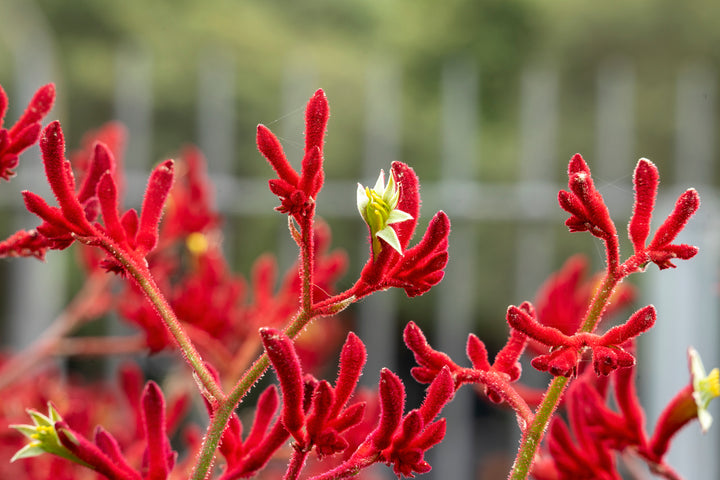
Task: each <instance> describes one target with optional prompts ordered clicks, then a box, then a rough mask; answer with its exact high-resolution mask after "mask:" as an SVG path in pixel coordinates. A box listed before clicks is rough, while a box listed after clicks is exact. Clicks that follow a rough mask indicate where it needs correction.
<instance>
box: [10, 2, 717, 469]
mask: <svg viewBox="0 0 720 480" xmlns="http://www.w3.org/2000/svg"><path fill="white" fill-rule="evenodd" d="M718 25H720V4H717V3H716V2H712V1H710V0H707V1H703V0H688V1H685V2H674V1H669V0H664V1H650V0H626V1H623V2H618V1H610V2H572V1H568V0H557V1H553V2H542V1H539V0H519V1H514V2H507V1H502V0H488V1H473V0H447V1H445V2H442V5H440V3H439V2H431V1H423V0H394V1H393V0H390V1H387V0H386V1H381V0H362V1H361V0H347V1H343V2H335V1H330V0H308V1H292V0H265V1H262V2H261V1H247V2H232V1H227V0H206V1H204V2H193V1H187V0H176V1H174V2H169V1H155V2H146V1H142V0H125V1H123V2H109V1H105V0H65V1H62V2H60V1H56V0H2V1H1V2H0V84H2V85H3V87H4V88H5V90H6V91H7V92H8V94H9V96H10V101H11V103H10V112H9V115H8V121H11V122H12V121H14V120H15V119H16V118H17V117H18V116H19V115H20V113H21V110H20V109H21V108H24V106H25V105H26V104H27V100H29V98H30V97H31V95H32V93H33V92H34V91H35V90H36V89H37V88H38V87H39V86H40V85H42V84H44V83H47V82H54V83H55V84H56V85H57V89H58V103H57V104H56V107H55V108H54V110H53V112H52V113H51V115H50V119H55V118H58V119H60V120H61V121H62V122H63V128H64V130H65V132H66V134H67V137H68V138H67V143H68V146H69V148H74V147H77V146H78V145H79V143H80V139H81V137H82V135H83V134H84V133H85V132H86V131H87V130H89V129H93V128H97V127H98V126H100V125H102V124H103V123H105V122H107V121H109V120H113V119H117V120H120V121H121V122H124V123H125V124H126V126H127V128H128V130H129V144H128V146H127V149H126V165H127V167H128V168H129V169H131V170H132V171H134V172H136V173H137V174H138V175H139V177H138V178H145V177H144V175H145V174H144V173H142V172H145V171H147V169H148V168H149V167H150V166H151V165H152V164H154V163H155V162H157V161H159V160H162V159H164V158H168V157H172V156H174V155H176V154H177V152H178V151H179V149H180V148H181V147H182V146H183V145H185V144H188V143H194V144H197V145H199V146H200V148H201V149H202V150H203V151H204V153H205V155H206V156H207V158H208V162H209V167H208V168H209V171H210V173H211V175H212V177H213V179H214V180H215V182H216V195H217V203H218V206H219V208H220V209H221V211H223V212H224V214H225V215H226V218H227V220H226V223H225V234H226V237H225V242H226V249H227V252H228V255H229V256H230V258H231V259H232V261H233V263H234V265H235V268H236V270H237V271H239V272H243V273H245V274H247V273H248V271H249V268H250V265H251V262H252V260H253V259H255V258H256V257H257V256H258V255H259V254H260V253H262V252H264V251H267V250H268V249H270V250H275V251H276V252H279V255H280V259H281V263H282V264H283V265H289V264H290V263H291V262H292V261H293V260H294V258H295V255H296V253H295V252H294V250H293V249H292V245H291V242H290V240H289V239H288V238H287V230H286V224H285V220H284V218H282V217H281V216H280V215H279V214H277V213H275V212H273V210H272V208H273V206H274V205H275V203H276V200H275V198H274V197H273V195H272V194H271V193H270V192H269V191H268V190H267V187H266V182H267V179H268V178H269V176H270V173H271V170H270V168H269V167H268V165H267V164H266V162H265V161H264V160H263V159H262V158H261V156H260V155H259V154H258V153H257V151H256V149H255V141H254V137H255V127H256V125H257V124H258V123H263V124H265V125H267V126H268V127H270V128H271V129H272V130H273V131H274V132H276V133H277V134H278V135H279V136H280V138H281V140H282V141H283V143H284V147H285V150H286V153H287V154H288V156H289V157H290V158H291V160H295V161H296V162H298V163H299V160H300V158H301V152H302V128H303V109H304V106H305V103H306V101H307V99H308V98H309V97H310V95H311V94H312V93H313V92H314V91H315V90H316V89H317V88H323V89H324V90H325V92H326V94H327V96H328V98H329V101H330V108H331V118H330V124H329V129H328V137H327V143H326V150H325V155H326V157H325V158H326V160H325V168H326V175H327V179H328V181H327V184H326V187H325V189H324V190H323V192H322V193H321V195H320V197H319V199H318V202H319V208H318V213H319V214H320V215H321V216H323V217H324V218H325V219H326V220H327V221H328V223H329V224H330V226H331V228H332V229H333V232H334V242H333V243H334V246H335V247H341V248H344V249H346V250H347V251H348V252H349V253H350V256H351V258H352V259H353V264H352V267H351V271H350V272H349V273H348V275H347V276H346V277H345V282H346V284H347V285H348V286H349V285H350V284H351V282H352V281H353V279H354V278H355V277H354V275H355V274H356V273H357V272H358V271H359V268H360V266H361V265H362V263H363V262H364V261H365V258H366V255H367V246H366V245H365V239H366V231H365V226H364V225H363V224H362V223H361V222H360V221H359V217H358V215H357V211H356V208H355V194H354V191H355V183H356V182H358V181H360V182H362V183H363V184H372V183H374V180H375V178H377V174H378V172H379V170H380V169H381V168H384V169H386V170H387V169H388V168H389V165H390V162H391V161H393V160H402V161H404V162H406V163H408V164H410V165H411V166H412V167H413V168H414V169H415V170H416V172H417V173H418V175H419V177H420V180H421V183H422V185H423V190H422V195H423V212H422V214H423V218H422V219H421V220H420V225H421V226H422V227H423V228H424V225H426V224H427V220H429V219H430V218H431V216H432V214H433V213H434V212H435V211H437V210H438V209H443V210H445V211H446V212H447V213H448V214H449V216H450V218H451V220H452V222H453V233H452V236H451V260H450V264H449V265H448V269H447V276H446V280H445V281H444V282H443V283H442V284H441V286H440V287H438V288H436V289H434V290H433V291H431V292H430V293H428V294H427V295H425V296H424V297H422V298H420V299H415V300H412V301H408V300H407V299H406V298H404V296H403V295H401V293H400V292H386V293H384V294H381V295H376V296H375V297H373V298H371V299H369V300H368V301H366V302H363V303H362V304H360V305H359V306H358V308H356V309H355V310H353V312H351V313H352V315H354V316H355V317H356V322H355V323H356V325H357V328H358V330H359V332H360V334H361V336H362V337H363V339H364V340H366V342H367V343H368V345H369V348H370V359H369V363H368V366H367V367H366V377H367V383H368V384H373V383H375V382H376V381H377V372H378V370H379V369H380V368H381V367H382V366H385V365H388V366H392V368H394V369H396V370H398V371H402V372H404V373H407V371H408V369H409V366H410V361H411V356H410V355H409V354H408V353H407V351H406V350H405V348H404V347H403V346H402V345H401V340H400V337H399V332H400V331H401V328H402V327H403V326H404V325H405V324H406V323H407V322H408V321H409V320H413V321H415V322H417V323H419V324H420V325H421V326H422V327H423V328H424V329H425V331H426V332H427V333H428V335H429V336H430V340H431V342H432V343H433V344H434V345H436V346H438V347H439V348H441V349H444V350H445V351H447V352H448V353H449V354H451V356H453V358H456V359H462V358H464V343H465V340H466V338H467V334H468V332H474V333H476V334H478V335H479V336H480V337H481V338H483V339H484V340H486V342H487V343H488V345H489V346H490V348H491V350H492V349H495V350H497V349H498V348H500V346H502V344H503V342H504V340H505V335H506V328H507V327H506V324H505V322H504V315H505V310H506V308H507V305H509V304H519V303H520V302H522V301H523V300H532V298H533V296H534V292H535V291H536V290H537V288H538V287H539V286H540V285H541V284H542V282H543V280H544V279H545V278H546V277H547V276H548V275H549V274H550V273H551V272H552V271H554V270H556V269H557V268H559V267H560V266H561V265H562V263H563V262H564V261H565V259H566V258H568V257H569V256H570V255H571V254H574V253H576V252H583V253H585V254H586V255H588V257H589V258H590V259H591V261H592V262H593V263H594V265H595V267H597V268H602V266H603V263H602V262H603V255H602V253H603V250H602V245H601V244H599V243H597V242H595V241H594V240H593V239H592V238H590V236H589V235H571V234H569V233H568V232H567V230H566V228H565V227H564V226H563V221H564V218H565V216H564V215H563V214H562V212H561V211H560V209H559V208H558V207H557V203H556V194H557V190H559V189H560V188H564V185H565V182H566V168H567V162H568V160H569V159H570V157H571V156H572V154H574V153H575V152H580V153H582V154H583V155H584V157H585V159H586V160H587V161H588V163H589V165H590V167H591V169H592V170H593V175H594V177H595V180H596V183H597V184H598V185H599V186H600V187H601V191H602V192H603V193H604V195H605V196H606V198H607V200H608V203H609V205H610V208H611V213H612V214H613V215H614V217H615V219H616V223H617V225H618V227H619V230H622V226H623V225H624V224H625V223H626V222H627V219H628V217H629V215H630V210H631V205H632V184H631V177H632V171H633V168H634V166H635V163H636V162H637V159H638V158H640V157H647V158H650V159H651V160H652V161H654V162H655V163H656V164H657V165H658V167H659V168H660V172H661V179H662V181H663V185H662V187H663V188H662V192H661V199H660V202H659V206H658V210H657V211H658V216H661V217H662V216H663V215H665V214H666V213H667V212H669V211H670V209H671V208H672V203H673V202H674V199H675V198H676V197H677V195H678V194H679V193H680V192H682V191H684V190H685V189H686V188H688V187H689V186H694V187H695V188H697V189H698V190H699V192H700V195H701V198H702V200H703V206H702V207H701V211H700V213H699V214H698V216H697V217H696V218H695V219H694V220H693V221H692V222H691V225H690V228H689V230H688V231H687V232H685V234H684V237H683V238H682V239H681V240H683V241H685V242H687V243H693V244H696V245H699V246H700V247H701V254H700V256H699V257H698V259H697V260H695V261H691V262H682V263H681V264H680V265H679V268H677V269H676V270H673V271H665V272H662V275H657V272H656V269H655V268H654V267H652V268H649V269H648V273H647V274H645V275H642V276H636V277H638V278H633V279H632V281H634V282H637V284H638V286H639V287H640V291H641V292H642V294H641V298H640V299H639V302H638V305H637V306H638V307H639V306H642V305H644V304H647V303H654V304H655V306H656V307H657V309H658V311H659V321H658V326H657V327H656V328H655V329H654V330H653V331H652V332H650V333H649V334H647V335H645V337H644V338H643V340H642V343H641V345H640V349H641V350H640V358H641V370H640V372H641V373H640V375H641V377H640V382H641V385H642V387H643V395H644V398H645V404H646V405H647V407H648V413H649V416H650V418H649V419H648V422H649V424H650V425H652V424H653V423H654V419H655V417H656V416H657V414H658V413H659V410H660V409H661V408H662V406H664V404H665V403H666V402H667V401H668V400H669V399H670V398H671V396H672V395H674V393H675V392H676V391H677V390H679V389H680V388H681V387H682V386H684V385H685V384H686V383H687V381H688V373H687V366H686V348H687V346H688V345H690V344H692V345H694V346H695V347H696V348H697V349H698V350H699V351H700V353H701V355H702V356H703V359H704V360H705V363H706V366H710V367H712V366H714V365H717V364H718V361H720V355H719V354H718V340H719V339H720V338H719V337H720V335H719V334H718V327H717V322H718V302H717V300H718V298H717V295H718V280H717V272H718V268H719V267H720V265H719V263H720V262H719V261H718V254H719V253H720V249H719V248H718V247H719V245H718V232H720V229H719V228H718V222H719V221H720V216H718V208H717V198H716V191H717V186H718V182H719V180H720V169H718V168H716V167H717V165H718V156H719V152H718V142H717V131H718V121H717V117H718V67H719V66H720V48H719V47H720V29H719V28H718ZM21 163H22V166H21V169H20V177H19V178H18V179H16V180H15V181H14V182H13V183H10V184H6V185H3V188H2V189H0V213H1V215H0V219H1V220H0V225H2V232H3V233H2V236H6V235H9V234H10V233H11V232H13V231H15V230H16V229H18V228H20V227H25V228H27V227H29V226H30V225H35V221H34V220H33V219H32V218H30V217H29V216H26V215H23V214H22V213H21V212H20V211H19V209H18V208H19V207H20V206H21V202H20V199H19V196H18V191H19V190H21V189H25V188H30V189H33V190H36V191H37V190H42V187H40V186H38V185H41V183H42V182H41V180H42V174H41V173H39V169H40V163H39V161H38V155H37V150H34V151H31V152H27V153H26V154H25V155H24V156H23V159H22V160H21ZM33 171H34V172H35V173H28V172H33ZM143 182H144V180H143ZM143 182H139V183H137V185H134V184H131V185H130V186H129V189H130V191H129V192H128V195H127V198H131V199H132V198H135V199H138V200H139V198H141V197H140V193H139V192H141V189H142V188H143V186H144V185H143ZM28 186H30V187H28ZM133 188H135V189H136V190H135V192H134V193H133ZM623 242H625V243H624V244H623V245H624V246H625V247H626V249H625V252H626V253H627V252H628V249H627V246H628V244H627V240H626V239H623ZM66 257H67V258H66ZM71 261H72V258H70V257H69V256H62V255H52V254H51V255H50V256H49V258H48V261H47V265H40V264H39V263H38V262H32V261H24V262H23V261H13V262H8V261H3V262H2V263H0V282H1V283H2V289H1V290H0V292H1V293H0V302H2V303H1V304H2V306H3V308H2V312H1V313H0V314H1V315H2V317H1V320H2V332H3V337H2V338H3V343H4V344H5V345H7V346H12V347H15V348H18V347H22V346H24V345H27V344H28V343H29V342H30V341H31V340H32V339H33V338H34V336H35V335H36V332H37V331H38V330H39V329H41V328H42V326H43V325H45V324H46V323H47V321H48V320H49V319H51V318H53V316H54V315H55V314H56V313H57V311H59V310H60V309H61V307H62V305H63V303H64V302H65V301H66V298H69V296H71V295H72V293H73V285H74V282H73V280H72V277H70V278H69V279H68V276H67V271H68V269H70V268H71V267H70V265H69V263H70V262H71ZM57 285H64V286H66V291H62V290H60V291H58V289H57ZM341 286H342V285H341ZM30 287H32V289H33V290H30ZM38 289H42V291H43V299H42V301H40V302H38V301H37V300H35V301H33V300H32V299H33V298H36V293H30V292H37V291H39V290H38ZM19 319H22V320H19ZM544 381H545V380H541V382H544ZM421 392H422V387H417V391H416V392H415V393H416V394H421ZM411 402H412V401H411ZM412 404H413V403H411V405H412ZM496 412H497V409H496V408H494V407H488V406H487V405H486V404H485V403H484V402H482V401H478V400H477V399H475V398H474V397H473V395H472V393H471V392H463V395H461V398H459V399H458V400H456V401H455V403H454V404H453V407H452V408H451V409H450V411H449V412H448V416H449V438H448V440H447V441H446V442H445V443H443V444H442V446H441V447H438V448H436V449H435V452H434V456H433V458H432V459H431V460H430V462H431V464H432V465H433V471H432V472H430V473H429V474H427V475H426V476H425V477H423V478H442V477H443V475H445V476H448V475H451V476H452V477H451V478H489V479H493V478H503V475H504V473H502V472H506V471H507V466H508V464H509V463H510V462H511V461H512V458H513V452H514V450H515V448H516V445H517V433H516V431H517V427H516V426H515V425H514V419H513V418H511V416H509V415H507V414H502V413H501V414H500V415H497V413H496ZM715 412H716V413H717V409H715ZM471 417H472V418H475V419H476V421H475V422H469V421H468V418H471ZM687 430H688V432H686V434H685V435H684V436H683V437H682V440H680V441H678V442H676V445H675V448H674V450H673V453H672V455H671V457H670V458H671V464H673V465H675V466H677V469H678V471H679V472H681V473H683V474H685V475H686V477H687V478H692V479H701V480H702V479H715V478H720V469H719V468H718V465H717V458H716V457H717V455H716V452H717V450H718V448H719V447H720V444H719V443H718V436H717V434H716V433H715V432H717V429H715V430H711V432H710V433H709V434H708V435H707V436H705V437H703V438H701V437H700V434H699V429H698V428H697V427H696V426H693V427H692V428H689V429H687Z"/></svg>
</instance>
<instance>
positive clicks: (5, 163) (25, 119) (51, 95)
mask: <svg viewBox="0 0 720 480" xmlns="http://www.w3.org/2000/svg"><path fill="white" fill-rule="evenodd" d="M53 103H55V85H53V84H52V83H49V84H47V85H45V86H43V87H40V88H39V89H38V91H37V92H35V95H34V96H33V98H32V99H31V100H30V103H29V104H28V106H27V108H26V109H25V112H23V114H22V115H21V116H20V118H19V119H18V121H17V122H15V125H13V126H12V127H9V128H3V120H4V118H5V114H6V113H7V109H8V97H7V95H6V94H5V90H3V88H2V86H1V85H0V178H2V179H5V180H10V178H11V177H13V176H14V175H15V172H14V171H13V169H14V168H15V167H17V165H18V160H19V158H20V154H21V153H22V152H23V151H25V150H26V149H27V148H29V147H30V146H32V145H33V144H35V142H37V141H38V138H40V130H41V129H42V126H41V125H40V121H41V120H42V119H43V117H45V115H47V114H48V112H50V109H52V106H53Z"/></svg>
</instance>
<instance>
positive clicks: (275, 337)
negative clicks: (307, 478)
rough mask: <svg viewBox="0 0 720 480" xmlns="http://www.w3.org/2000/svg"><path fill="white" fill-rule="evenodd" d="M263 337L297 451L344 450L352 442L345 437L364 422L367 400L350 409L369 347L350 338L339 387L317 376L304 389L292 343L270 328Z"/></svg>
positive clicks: (285, 421)
mask: <svg viewBox="0 0 720 480" xmlns="http://www.w3.org/2000/svg"><path fill="white" fill-rule="evenodd" d="M261 335H262V337H263V344H264V345H265V351H266V352H267V354H268V357H269V358H270V362H271V363H272V365H273V368H274V369H275V371H276V373H277V376H278V379H279V380H280V387H281V389H282V392H283V410H282V412H283V413H282V421H283V424H284V425H285V428H287V430H288V431H289V432H290V434H291V435H292V436H293V438H294V439H295V441H296V445H297V448H299V449H300V450H303V451H309V450H310V449H311V448H312V447H313V446H314V447H315V451H316V453H317V454H318V456H321V457H322V456H325V455H332V454H335V453H338V452H341V451H343V450H345V449H346V448H347V446H348V445H349V443H348V441H347V440H346V439H345V438H343V436H342V434H343V432H345V431H346V430H348V429H350V428H351V427H353V426H355V425H357V424H358V423H359V422H360V421H362V417H363V412H364V409H365V404H364V403H363V402H360V403H355V404H353V405H351V406H349V407H346V404H347V401H348V399H349V398H350V395H351V394H352V393H353V391H354V390H355V388H356V387H357V383H358V380H359V379H360V375H361V373H362V367H363V365H365V360H366V355H367V354H366V350H365V345H363V343H362V341H361V340H360V339H359V338H358V337H357V336H356V335H355V334H353V333H350V334H348V336H347V339H346V341H345V344H344V345H343V348H342V352H341V354H340V370H339V373H338V377H337V381H336V383H335V387H332V386H331V385H330V384H329V383H328V382H327V381H325V380H322V381H319V382H318V381H316V380H314V379H312V378H310V379H309V380H310V381H309V382H305V383H304V385H303V374H302V370H301V368H300V361H299V359H298V358H297V353H296V352H295V347H294V345H293V343H292V340H290V339H289V338H288V337H287V336H285V335H284V334H282V333H280V332H279V331H277V330H274V329H270V328H264V329H261ZM308 399H309V400H310V404H309V405H308V404H307V400H308ZM306 412H307V413H306Z"/></svg>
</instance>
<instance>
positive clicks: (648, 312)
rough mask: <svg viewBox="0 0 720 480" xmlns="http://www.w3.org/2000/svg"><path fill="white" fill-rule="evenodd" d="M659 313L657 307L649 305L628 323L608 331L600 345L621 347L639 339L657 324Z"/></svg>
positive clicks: (633, 315)
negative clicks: (627, 342)
mask: <svg viewBox="0 0 720 480" xmlns="http://www.w3.org/2000/svg"><path fill="white" fill-rule="evenodd" d="M656 318H657V313H656V312H655V307H653V306H652V305H648V306H646V307H643V308H641V309H640V310H638V311H637V312H635V313H633V314H632V315H631V316H630V318H629V319H628V321H627V322H625V323H623V324H622V325H618V326H616V327H613V328H611V329H610V330H608V331H607V332H606V333H605V334H604V335H603V336H602V337H600V343H602V344H604V345H621V344H622V343H625V342H626V341H627V340H629V339H631V338H633V337H637V336H638V335H640V334H641V333H643V332H645V331H647V330H649V329H650V328H652V326H653V325H654V324H655V319H656Z"/></svg>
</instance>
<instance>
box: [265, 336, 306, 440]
mask: <svg viewBox="0 0 720 480" xmlns="http://www.w3.org/2000/svg"><path fill="white" fill-rule="evenodd" d="M260 335H261V336H262V342H263V345H264V346H265V351H266V352H267V354H268V357H269V358H270V362H271V363H272V364H273V367H274V368H275V373H276V374H277V377H278V380H280V387H281V389H282V393H283V410H282V421H283V424H284V425H285V428H286V429H287V430H288V431H289V432H290V434H291V435H292V436H293V437H295V439H296V440H298V441H299V442H301V443H303V442H304V434H303V432H302V427H303V426H304V425H305V412H304V409H303V398H304V387H303V379H302V378H303V375H302V369H301V367H300V359H299V358H298V356H297V353H296V352H295V349H294V348H293V345H292V341H291V340H290V339H289V338H288V337H287V336H286V335H284V334H282V333H281V332H280V331H278V330H275V329H273V328H262V329H260Z"/></svg>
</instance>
